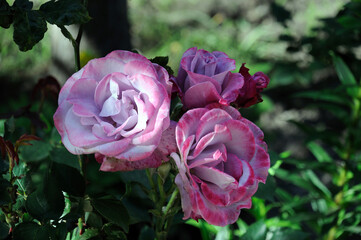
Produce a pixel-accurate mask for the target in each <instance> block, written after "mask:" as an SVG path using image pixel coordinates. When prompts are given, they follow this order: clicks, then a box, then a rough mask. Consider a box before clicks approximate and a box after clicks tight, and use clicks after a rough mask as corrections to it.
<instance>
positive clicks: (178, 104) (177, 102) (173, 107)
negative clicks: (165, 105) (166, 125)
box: [170, 96, 183, 121]
mask: <svg viewBox="0 0 361 240" xmlns="http://www.w3.org/2000/svg"><path fill="white" fill-rule="evenodd" d="M182 108H183V104H182V101H181V99H180V98H179V97H178V96H177V97H175V98H173V99H172V101H171V104H170V118H171V120H173V121H178V120H179V118H180V117H181V112H182Z"/></svg>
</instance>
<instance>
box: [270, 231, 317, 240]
mask: <svg viewBox="0 0 361 240" xmlns="http://www.w3.org/2000/svg"><path fill="white" fill-rule="evenodd" d="M309 236H310V234H309V233H305V232H302V231H300V230H294V229H277V230H276V232H274V234H273V236H272V238H271V240H290V239H292V240H304V239H309V238H308V237H309Z"/></svg>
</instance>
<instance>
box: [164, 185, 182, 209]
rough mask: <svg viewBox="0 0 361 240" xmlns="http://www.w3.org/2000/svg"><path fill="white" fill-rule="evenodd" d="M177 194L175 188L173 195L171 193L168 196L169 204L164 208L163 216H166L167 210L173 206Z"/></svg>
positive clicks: (177, 191)
mask: <svg viewBox="0 0 361 240" xmlns="http://www.w3.org/2000/svg"><path fill="white" fill-rule="evenodd" d="M178 193H179V190H178V188H175V189H174V191H173V193H172V196H170V199H169V202H168V204H167V206H166V207H165V209H164V211H163V214H164V215H167V213H168V211H169V209H170V208H171V207H172V206H173V204H174V201H175V200H176V199H177V196H178Z"/></svg>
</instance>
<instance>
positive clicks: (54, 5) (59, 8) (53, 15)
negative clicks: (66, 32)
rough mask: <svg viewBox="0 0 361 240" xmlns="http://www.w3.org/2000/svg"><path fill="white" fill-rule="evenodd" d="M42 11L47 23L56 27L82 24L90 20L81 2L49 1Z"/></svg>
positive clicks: (68, 0) (71, 0)
mask: <svg viewBox="0 0 361 240" xmlns="http://www.w3.org/2000/svg"><path fill="white" fill-rule="evenodd" d="M40 11H41V12H42V13H43V15H44V17H45V18H46V21H48V22H49V23H51V24H56V25H72V24H82V23H86V22H88V21H89V20H90V17H89V14H88V11H87V10H86V8H85V6H84V5H83V4H81V2H80V1H79V0H58V1H56V2H55V1H49V2H46V3H44V4H43V5H41V7H40Z"/></svg>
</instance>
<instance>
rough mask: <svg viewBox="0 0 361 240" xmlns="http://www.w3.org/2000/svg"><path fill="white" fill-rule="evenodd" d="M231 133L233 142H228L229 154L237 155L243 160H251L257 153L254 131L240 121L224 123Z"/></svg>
mask: <svg viewBox="0 0 361 240" xmlns="http://www.w3.org/2000/svg"><path fill="white" fill-rule="evenodd" d="M223 124H224V125H225V126H226V127H227V128H228V129H229V131H230V132H231V134H232V139H231V141H228V142H226V143H225V144H226V147H227V150H228V152H229V153H234V154H236V155H237V156H238V157H239V158H241V159H247V160H251V159H252V158H253V156H254V154H255V151H256V143H255V140H254V136H253V134H252V131H251V130H250V129H249V128H248V126H247V125H246V124H244V123H242V122H241V121H238V120H229V121H227V122H225V123H223Z"/></svg>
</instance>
